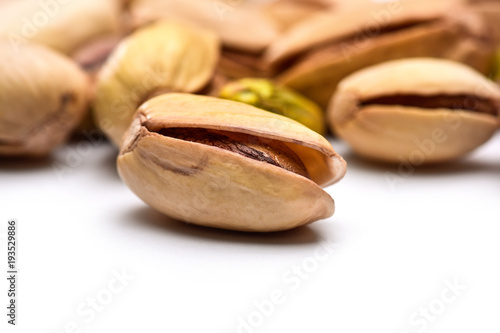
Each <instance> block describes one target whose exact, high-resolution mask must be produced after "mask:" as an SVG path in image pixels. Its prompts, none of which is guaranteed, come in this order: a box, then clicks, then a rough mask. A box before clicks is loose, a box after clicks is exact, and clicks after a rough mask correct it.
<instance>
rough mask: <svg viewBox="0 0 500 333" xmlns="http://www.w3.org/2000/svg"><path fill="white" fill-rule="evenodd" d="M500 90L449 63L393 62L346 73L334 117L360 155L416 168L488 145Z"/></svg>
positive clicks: (333, 108)
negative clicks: (413, 165)
mask: <svg viewBox="0 0 500 333" xmlns="http://www.w3.org/2000/svg"><path fill="white" fill-rule="evenodd" d="M499 111H500V87H498V86H497V85H495V84H494V83H493V82H492V81H490V80H488V79H486V78H485V77H484V76H482V75H481V74H479V73H478V72H476V71H474V70H473V69H471V68H469V67H467V66H465V65H462V64H459V63H455V62H452V61H448V60H438V59H430V58H414V59H405V60H395V61H390V62H387V63H383V64H380V65H377V66H373V67H369V68H366V69H364V70H361V71H359V72H357V73H355V74H352V75H351V76H349V77H347V78H345V79H344V80H343V81H342V82H341V83H340V84H339V87H338V89H337V92H336V93H335V95H334V97H333V99H332V102H331V105H330V108H329V111H328V116H329V120H330V123H331V124H332V125H333V129H334V130H335V132H336V133H337V134H338V135H339V136H340V137H341V138H343V139H344V140H345V141H347V142H348V143H349V145H350V146H351V147H352V149H353V150H354V151H355V152H357V153H358V154H359V155H362V156H365V157H367V158H370V159H373V160H379V161H385V162H391V163H400V162H403V161H406V162H407V163H412V164H415V165H421V164H425V163H437V162H445V161H449V160H452V159H455V158H458V157H461V156H463V155H464V154H466V153H468V152H470V151H472V150H473V149H475V148H476V147H478V146H479V145H481V144H483V143H484V142H486V141H487V140H488V139H489V138H490V137H491V136H492V135H493V133H494V132H495V130H496V129H497V126H498V120H499Z"/></svg>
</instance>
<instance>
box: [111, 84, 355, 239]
mask: <svg viewBox="0 0 500 333" xmlns="http://www.w3.org/2000/svg"><path fill="white" fill-rule="evenodd" d="M345 169H346V166H345V162H344V160H343V159H342V158H341V157H340V156H339V155H337V154H336V153H335V151H334V149H333V148H332V146H331V145H330V144H329V143H328V141H326V139H324V138H323V137H322V136H321V135H319V134H317V133H316V132H314V131H312V130H310V129H308V128H307V127H305V126H303V125H301V124H299V123H297V122H295V121H293V120H290V119H288V118H286V117H282V116H279V115H276V114H273V113H270V112H267V111H264V110H261V109H258V108H255V107H252V106H250V105H247V104H243V103H239V102H234V101H229V100H223V99H218V98H214V97H207V96H197V95H190V94H164V95H161V96H158V97H155V98H153V99H151V100H149V101H148V102H146V103H145V104H143V105H142V106H141V107H140V108H139V110H138V112H137V113H136V116H135V119H134V121H133V123H132V125H131V127H130V128H129V130H128V132H127V134H126V135H125V136H124V142H123V144H122V149H121V152H120V155H119V157H118V171H119V173H120V176H121V178H122V179H123V180H124V181H125V183H126V184H127V185H128V186H129V187H130V189H131V190H132V191H133V192H134V193H135V194H137V195H138V196H139V197H140V198H141V199H142V200H144V201H145V202H146V203H147V204H149V205H150V206H152V207H153V208H155V209H157V210H158V211H160V212H163V213H164V214H166V215H168V216H170V217H173V218H176V219H179V220H183V221H187V222H191V223H195V224H199V225H203V226H210V227H217V228H224V229H232V230H242V231H259V232H265V231H278V230H285V229H291V228H294V227H298V226H300V225H304V224H307V223H310V222H313V221H316V220H318V219H324V218H327V217H330V216H331V215H332V214H333V212H334V201H333V200H332V198H331V197H330V196H329V195H328V194H327V193H326V192H325V191H324V190H322V189H321V188H320V186H327V185H330V184H333V183H335V182H337V181H339V180H340V179H341V178H342V177H343V176H344V173H345Z"/></svg>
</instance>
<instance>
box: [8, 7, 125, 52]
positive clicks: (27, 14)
mask: <svg viewBox="0 0 500 333" xmlns="http://www.w3.org/2000/svg"><path fill="white" fill-rule="evenodd" d="M119 29H120V8H119V2H118V1H116V0H106V1H103V0H71V1H67V0H66V1H32V0H2V1H0V36H1V37H5V38H6V39H8V40H9V41H10V42H11V43H12V44H13V45H14V46H15V47H17V45H20V44H25V43H26V42H35V43H39V44H43V45H46V46H49V47H51V48H54V49H56V50H58V51H59V52H62V53H64V54H71V53H72V52H74V51H76V50H77V49H79V48H80V47H82V46H83V45H85V44H86V43H89V42H92V41H93V40H95V39H97V38H100V37H102V36H106V35H110V34H114V33H117V32H118V30H119Z"/></svg>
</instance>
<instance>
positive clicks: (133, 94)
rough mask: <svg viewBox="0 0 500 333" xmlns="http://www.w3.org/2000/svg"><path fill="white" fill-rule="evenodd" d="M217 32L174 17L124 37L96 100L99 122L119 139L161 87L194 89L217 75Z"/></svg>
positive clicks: (104, 73) (105, 69)
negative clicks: (188, 23)
mask: <svg viewBox="0 0 500 333" xmlns="http://www.w3.org/2000/svg"><path fill="white" fill-rule="evenodd" d="M218 56H219V41H218V39H217V37H216V36H215V35H214V34H213V33H211V32H209V31H206V30H203V29H200V28H195V27H192V26H190V25H187V24H183V23H179V22H174V21H158V22H156V23H153V24H151V25H148V26H145V27H144V28H142V29H139V30H138V31H136V32H135V33H134V34H132V35H130V36H129V37H128V38H126V39H125V40H124V41H123V42H122V43H121V44H120V45H119V46H118V48H117V49H116V50H115V51H114V52H113V53H112V55H111V56H110V58H109V59H108V61H107V62H106V64H105V65H104V67H103V69H102V71H101V73H100V75H99V78H98V83H97V93H96V99H95V102H94V109H95V113H94V115H95V118H96V122H97V124H98V125H99V127H100V128H101V129H102V130H103V131H104V132H105V133H106V134H107V135H108V136H109V137H110V138H111V139H112V141H113V142H114V143H115V144H116V145H118V144H119V142H120V140H121V137H122V135H123V133H125V131H126V130H127V128H128V127H129V125H130V122H131V120H132V116H133V114H134V112H135V111H136V110H137V108H138V107H139V105H140V104H142V103H143V102H144V101H146V100H148V99H149V98H150V97H153V96H154V95H157V94H158V91H164V92H169V91H178V92H196V91H198V90H200V89H202V88H203V87H204V86H205V85H207V83H208V82H209V81H210V79H211V77H212V76H213V72H214V69H215V65H216V62H217V59H218Z"/></svg>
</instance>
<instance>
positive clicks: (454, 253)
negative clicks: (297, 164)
mask: <svg viewBox="0 0 500 333" xmlns="http://www.w3.org/2000/svg"><path fill="white" fill-rule="evenodd" d="M332 143H333V145H334V147H335V148H336V149H337V151H338V152H339V153H341V154H342V155H343V156H344V157H345V159H346V160H347V162H348V173H347V175H346V177H345V178H344V179H343V180H342V181H341V182H340V183H338V184H336V185H334V186H331V187H329V188H328V189H327V191H328V192H329V193H330V194H331V195H332V196H333V198H334V199H335V201H336V206H337V211H336V213H335V215H334V216H333V217H332V218H330V219H328V220H323V221H319V222H316V223H314V224H312V225H310V226H307V227H303V228H299V229H296V230H292V231H288V232H282V233H272V234H246V233H237V232H228V231H221V230H215V229H207V228H202V227H197V226H193V225H186V224H182V223H180V222H176V221H171V220H169V219H168V218H166V217H164V216H163V215H161V214H159V213H157V212H155V211H154V210H152V209H150V208H148V207H147V206H146V205H145V204H144V203H142V202H141V201H140V200H139V199H138V198H137V197H136V196H135V195H134V194H133V193H131V192H130V191H129V190H128V188H127V187H126V186H125V185H124V184H123V183H122V182H121V181H120V179H119V177H118V175H117V172H116V170H115V157H116V151H115V150H114V149H113V148H112V147H111V146H110V145H108V144H105V143H104V144H96V143H94V144H91V143H89V142H88V141H83V143H79V144H77V143H73V144H72V145H70V146H68V147H63V148H61V149H59V150H58V151H57V153H56V154H55V155H54V158H53V159H51V160H46V161H41V162H39V163H36V164H33V163H32V164H31V165H24V166H23V164H22V163H12V162H6V161H2V162H1V163H0V221H1V230H2V233H3V236H5V231H6V222H7V220H8V219H9V218H16V219H17V220H18V225H19V236H18V237H19V242H18V244H19V255H18V265H19V271H20V274H19V285H18V290H19V297H18V304H19V308H18V326H16V327H15V328H12V327H8V325H7V324H6V321H7V317H6V315H5V313H6V311H7V310H6V309H5V307H6V304H7V295H6V293H7V285H6V280H5V279H2V280H1V283H0V288H1V290H0V295H1V296H0V304H1V305H2V309H3V310H2V313H1V316H0V318H2V319H1V321H2V322H1V324H0V327H2V329H1V331H2V332H6V331H7V332H36V333H56V332H57V333H59V332H99V333H100V332H102V333H109V332H217V333H221V332H245V333H249V332H272V333H276V332H342V333H349V332H372V333H373V332H384V333H387V332H394V333H401V332H408V333H413V332H454V333H456V332H500V321H499V313H500V270H499V269H498V267H499V263H500V260H499V257H500V241H499V238H500V218H499V215H500V212H499V209H498V207H499V203H500V135H497V136H496V137H495V138H494V139H493V140H491V141H490V142H489V143H488V144H486V145H485V146H483V147H482V148H480V149H479V150H477V151H476V152H475V153H473V154H472V155H470V156H469V157H468V158H466V159H464V160H462V161H460V162H457V163H454V164H451V165H447V166H442V167H430V168H424V169H420V170H417V171H415V172H413V173H412V172H408V173H405V174H398V168H397V167H389V166H380V165H374V164H370V163H366V162H363V161H362V160H360V159H358V158H356V157H355V156H353V155H352V154H351V153H349V151H348V149H347V147H346V146H345V145H344V144H342V143H339V142H332ZM55 166H58V168H57V169H55V168H54V167H55ZM63 166H67V168H65V167H63ZM61 168H62V169H61ZM56 170H58V172H56ZM61 170H63V171H64V172H63V173H62V174H61ZM401 171H405V170H401ZM389 176H390V177H389ZM396 176H398V177H399V178H396V179H397V182H394V178H393V177H396ZM388 177H389V178H388ZM388 179H393V181H392V182H391V181H388ZM1 242H2V244H1V251H0V253H2V254H1V256H0V258H1V261H2V264H1V267H2V271H3V272H5V271H6V246H5V239H2V240H1ZM123 272H125V273H126V275H128V276H129V277H128V278H129V280H127V281H125V282H123V283H120V282H119V281H118V280H115V275H116V274H121V273H123ZM5 274H6V273H5ZM2 276H3V273H2ZM450 284H458V285H459V286H458V289H457V290H454V291H453V290H450V288H449V285H450ZM109 288H111V289H113V291H114V293H112V292H111V291H110V289H109ZM275 294H278V295H280V297H279V299H278V300H277V301H278V303H279V304H273V305H270V304H271V302H272V301H271V299H274V298H276V297H275ZM110 296H111V298H110ZM92 298H97V299H98V302H104V303H106V304H105V305H102V304H101V305H102V307H99V310H100V311H96V310H91V309H92V308H91V307H89V305H88V304H87V302H88V301H89V300H91V299H92ZM274 300H275V301H276V299H274ZM445 301H446V302H445ZM256 304H257V305H256ZM4 305H5V306H4ZM97 305H98V306H101V305H99V304H97ZM259 308H260V309H259ZM429 308H430V310H428V311H429V315H428V317H427V319H425V317H422V315H421V314H420V312H419V311H426V309H429ZM82 311H83V312H82ZM73 325H76V326H75V327H76V328H75V327H73ZM5 327H8V330H5V329H4V328H5Z"/></svg>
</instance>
